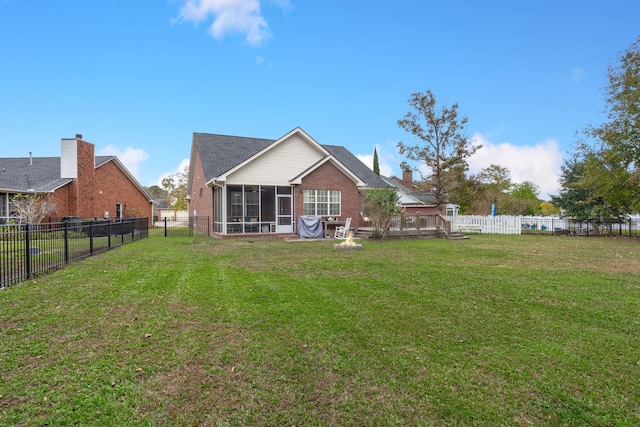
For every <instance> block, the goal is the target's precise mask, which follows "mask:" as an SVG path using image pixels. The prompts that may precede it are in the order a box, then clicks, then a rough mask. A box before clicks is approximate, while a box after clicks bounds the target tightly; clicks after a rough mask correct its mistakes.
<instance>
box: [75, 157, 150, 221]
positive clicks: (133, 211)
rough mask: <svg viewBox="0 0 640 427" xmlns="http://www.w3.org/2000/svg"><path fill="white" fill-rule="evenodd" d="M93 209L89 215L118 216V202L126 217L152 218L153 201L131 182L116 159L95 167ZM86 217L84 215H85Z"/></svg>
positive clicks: (99, 216)
mask: <svg viewBox="0 0 640 427" xmlns="http://www.w3.org/2000/svg"><path fill="white" fill-rule="evenodd" d="M93 188H94V191H93V194H94V196H95V197H94V199H93V210H92V211H91V212H92V213H91V214H90V215H88V216H86V217H87V218H89V217H96V218H102V217H103V216H104V213H105V212H109V218H112V219H113V218H115V216H116V204H117V203H121V204H122V210H123V212H122V215H123V216H124V217H130V216H135V217H138V218H148V219H149V221H151V220H152V217H151V215H152V213H151V203H149V199H148V198H147V196H146V195H145V194H144V193H142V192H141V191H140V190H139V189H138V187H137V186H136V185H135V184H134V183H133V182H131V180H130V179H129V177H128V176H127V175H126V174H125V173H124V172H123V171H122V170H121V169H120V167H119V166H118V165H117V164H116V162H115V161H109V162H107V163H105V164H103V165H101V166H100V167H98V168H97V169H95V185H94V187H93ZM83 217H84V216H83Z"/></svg>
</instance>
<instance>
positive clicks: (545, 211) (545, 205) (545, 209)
mask: <svg viewBox="0 0 640 427" xmlns="http://www.w3.org/2000/svg"><path fill="white" fill-rule="evenodd" d="M559 213H560V208H558V207H557V206H555V205H554V204H553V203H551V202H548V201H543V202H542V203H540V214H541V215H547V216H548V215H558V214H559Z"/></svg>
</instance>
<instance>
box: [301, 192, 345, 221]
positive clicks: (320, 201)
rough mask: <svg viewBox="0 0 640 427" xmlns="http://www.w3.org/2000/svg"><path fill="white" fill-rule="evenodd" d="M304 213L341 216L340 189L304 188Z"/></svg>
mask: <svg viewBox="0 0 640 427" xmlns="http://www.w3.org/2000/svg"><path fill="white" fill-rule="evenodd" d="M303 199H304V201H303V203H304V214H305V215H322V216H329V215H332V216H340V209H341V206H340V200H341V192H340V190H304V192H303Z"/></svg>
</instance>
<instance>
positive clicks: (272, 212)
mask: <svg viewBox="0 0 640 427" xmlns="http://www.w3.org/2000/svg"><path fill="white" fill-rule="evenodd" d="M260 214H261V218H260V220H261V221H275V220H276V189H275V187H266V186H263V187H260Z"/></svg>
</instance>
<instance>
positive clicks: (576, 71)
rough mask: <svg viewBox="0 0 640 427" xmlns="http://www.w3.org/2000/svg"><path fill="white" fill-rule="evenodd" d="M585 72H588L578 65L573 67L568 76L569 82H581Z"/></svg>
mask: <svg viewBox="0 0 640 427" xmlns="http://www.w3.org/2000/svg"><path fill="white" fill-rule="evenodd" d="M585 74H586V73H585V71H584V70H583V69H582V68H578V67H576V68H573V69H572V70H571V72H570V73H569V77H568V78H567V81H568V82H569V83H580V82H581V81H582V78H583V77H584V75H585Z"/></svg>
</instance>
